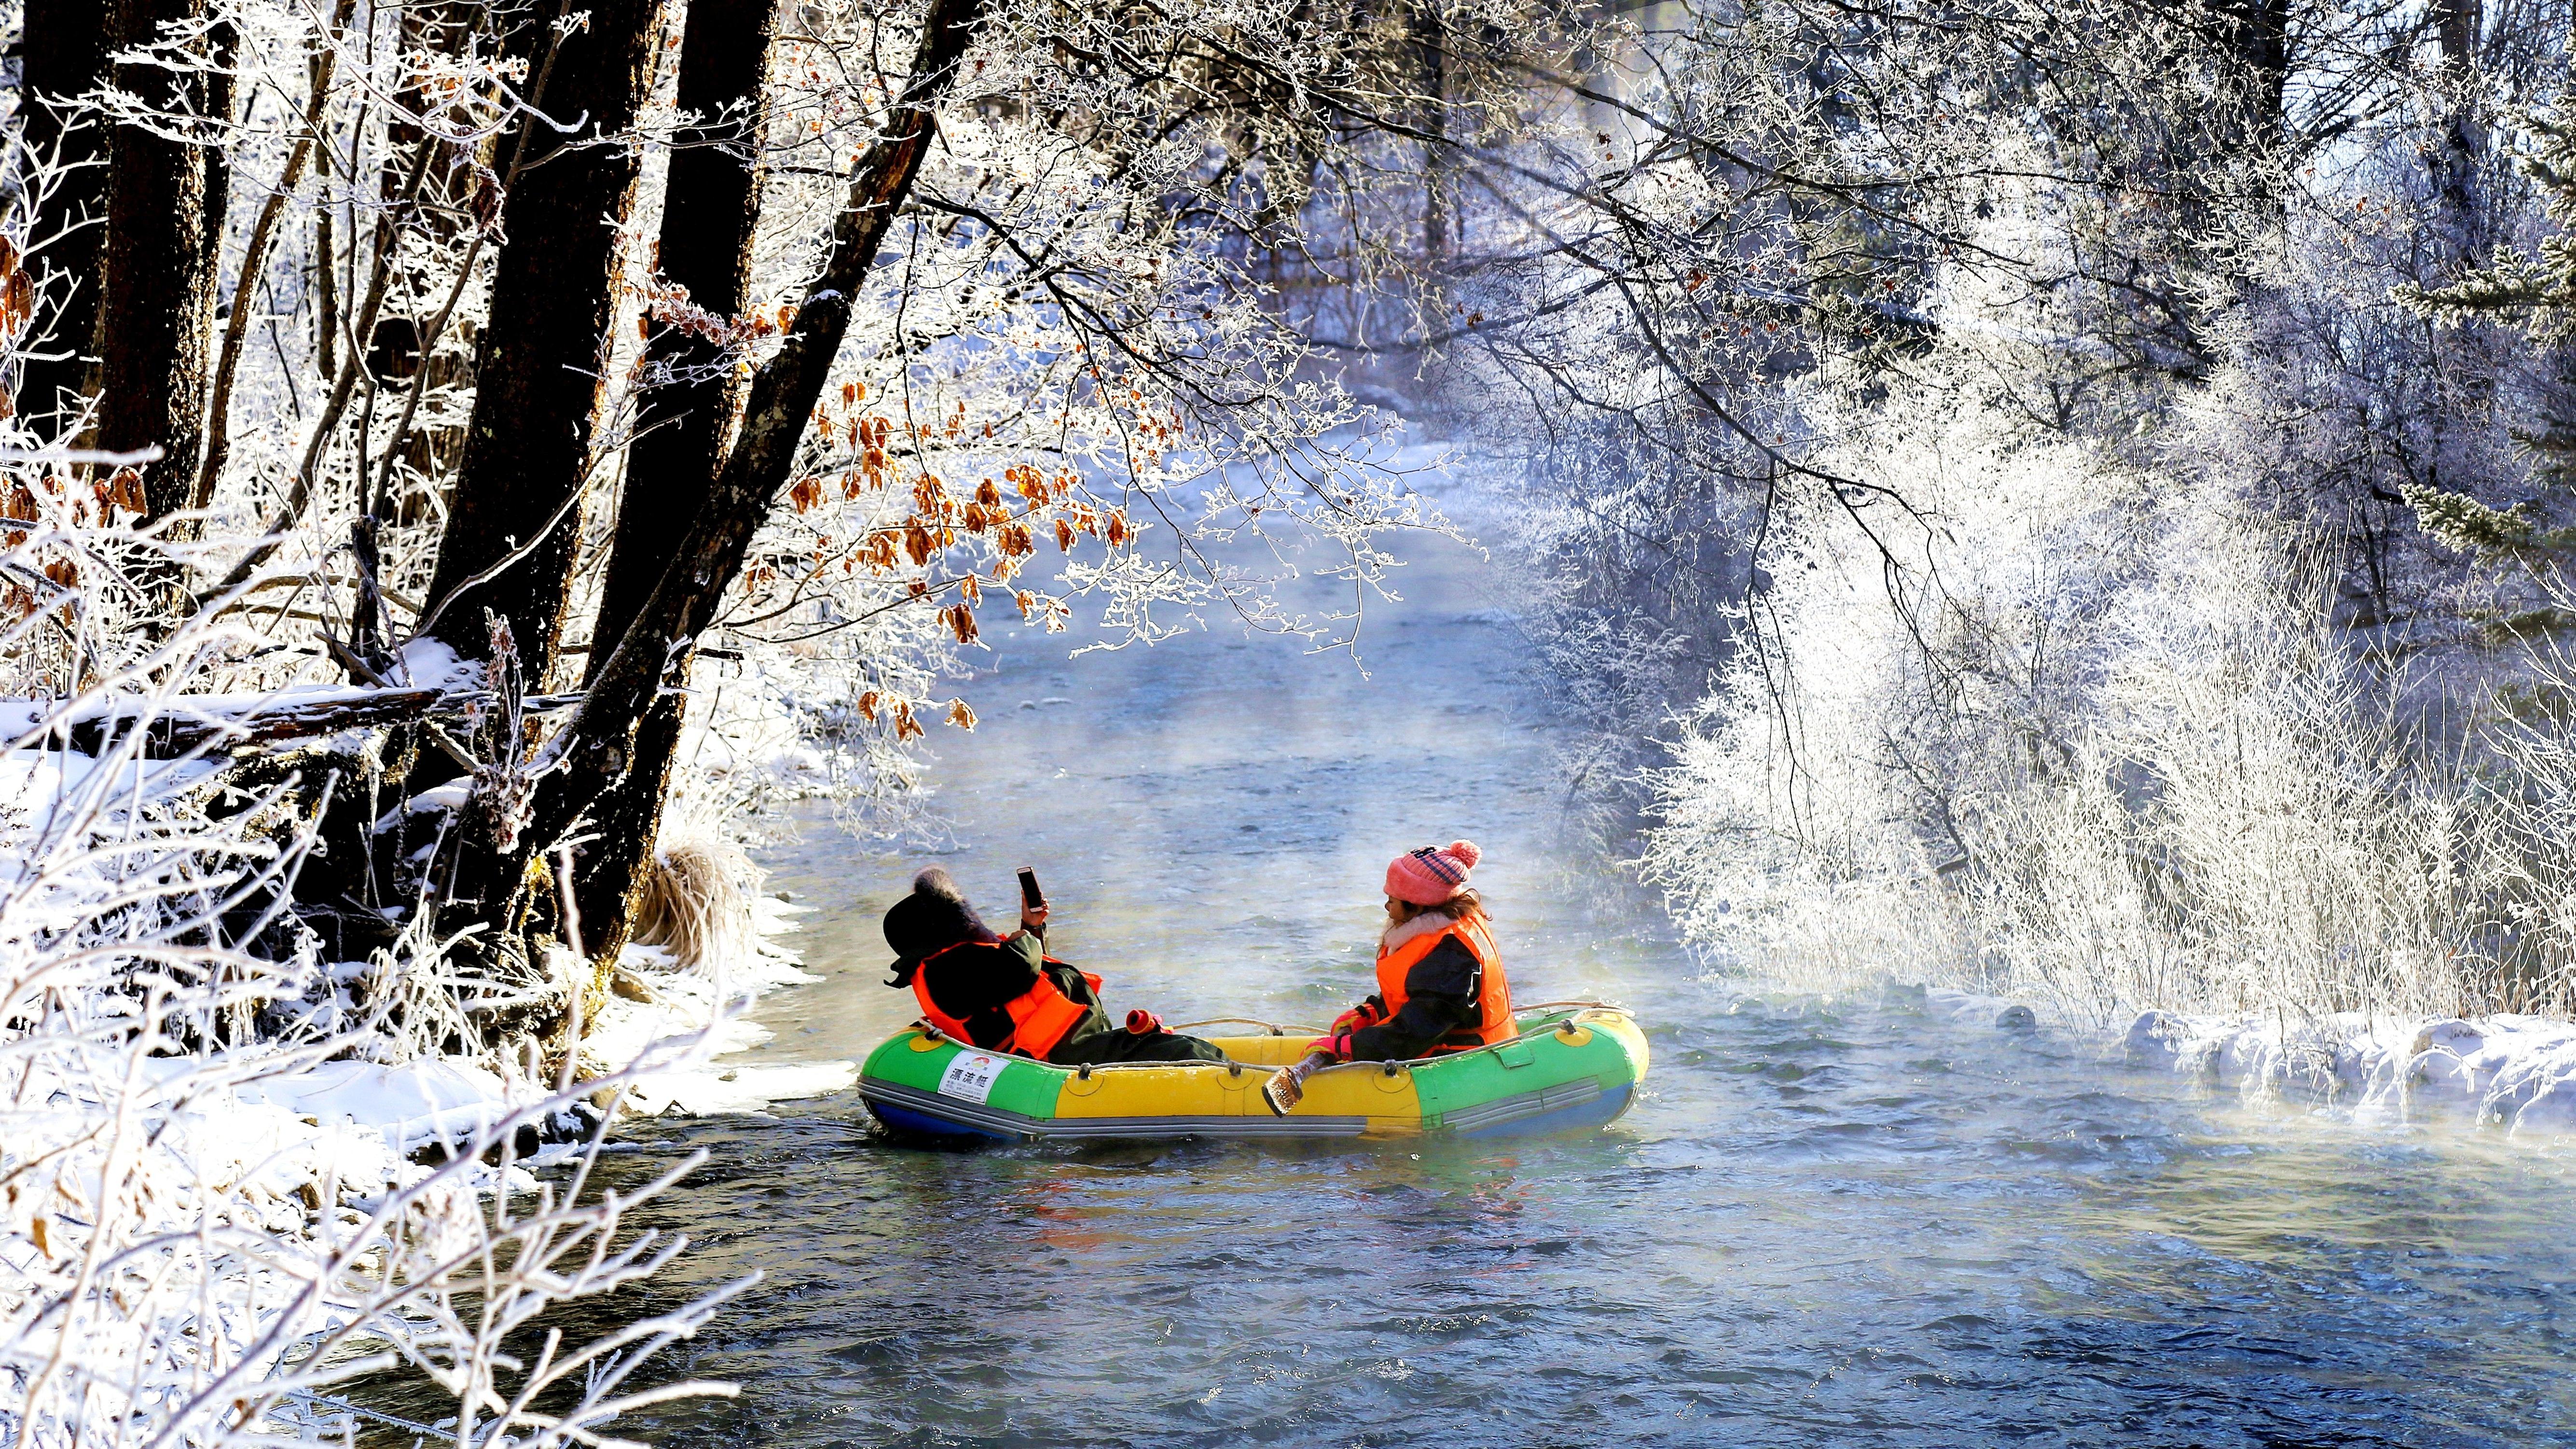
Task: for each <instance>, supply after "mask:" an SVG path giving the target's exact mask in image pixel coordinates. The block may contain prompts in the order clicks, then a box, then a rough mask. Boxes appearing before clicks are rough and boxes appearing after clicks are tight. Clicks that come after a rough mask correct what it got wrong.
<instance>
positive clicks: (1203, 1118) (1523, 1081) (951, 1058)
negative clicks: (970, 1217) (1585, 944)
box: [859, 1003, 1646, 1142]
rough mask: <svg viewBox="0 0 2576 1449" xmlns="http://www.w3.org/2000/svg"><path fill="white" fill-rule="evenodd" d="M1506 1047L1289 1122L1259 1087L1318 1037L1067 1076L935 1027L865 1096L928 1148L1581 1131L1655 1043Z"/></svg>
mask: <svg viewBox="0 0 2576 1449" xmlns="http://www.w3.org/2000/svg"><path fill="white" fill-rule="evenodd" d="M1518 1025H1519V1027H1520V1034H1519V1035H1518V1036H1516V1037H1514V1038H1513V1039H1512V1040H1510V1041H1507V1042H1502V1043H1498V1044H1496V1045H1494V1046H1489V1047H1479V1048H1477V1049H1476V1050H1474V1051H1469V1052H1456V1053H1451V1054H1448V1055H1444V1056H1438V1057H1431V1058H1426V1059H1424V1060H1420V1061H1413V1062H1351V1063H1346V1064H1344V1065H1341V1066H1335V1067H1327V1068H1325V1069H1324V1070H1322V1071H1320V1072H1317V1073H1315V1074H1314V1075H1313V1076H1312V1077H1310V1078H1308V1079H1307V1082H1306V1095H1305V1100H1303V1101H1301V1102H1299V1103H1298V1104H1297V1106H1296V1108H1295V1109H1294V1110H1293V1111H1291V1112H1289V1113H1288V1114H1287V1115H1286V1116H1281V1115H1278V1114H1276V1113H1274V1112H1272V1111H1271V1110H1270V1105H1269V1103H1268V1102H1267V1101H1266V1100H1265V1099H1264V1098H1263V1096H1262V1094H1261V1084H1262V1083H1263V1082H1264V1081H1265V1080H1267V1079H1268V1078H1269V1076H1270V1075H1271V1073H1272V1072H1273V1071H1275V1070H1276V1069H1278V1068H1280V1067H1283V1066H1287V1065H1289V1064H1290V1063H1292V1062H1294V1061H1296V1060H1297V1058H1298V1057H1299V1056H1300V1055H1301V1054H1302V1053H1303V1052H1304V1050H1305V1045H1306V1042H1307V1040H1308V1039H1309V1038H1310V1037H1311V1036H1312V1035H1313V1033H1311V1032H1308V1031H1303V1030H1299V1031H1296V1032H1294V1033H1287V1032H1278V1031H1273V1032H1266V1033H1264V1034H1262V1035H1258V1036H1213V1035H1212V1036H1209V1037H1207V1040H1209V1041H1212V1042H1214V1043H1216V1045H1217V1046H1218V1047H1219V1048H1220V1049H1221V1050H1223V1051H1224V1052H1225V1054H1226V1056H1227V1058H1228V1060H1227V1061H1226V1062H1222V1063H1217V1062H1182V1063H1173V1062H1153V1063H1137V1064H1134V1065H1125V1064H1121V1065H1111V1066H1097V1067H1059V1066H1053V1065H1050V1064H1048V1063H1045V1062H1040V1061H1034V1060H1031V1059H1030V1058H1027V1057H1016V1056H1004V1055H1001V1054H998V1053H994V1052H986V1051H980V1050H977V1049H975V1048H973V1047H970V1046H964V1045H961V1044H960V1043H958V1042H956V1041H954V1040H952V1039H950V1038H948V1037H946V1036H942V1035H940V1034H939V1033H937V1032H935V1031H932V1030H929V1029H928V1028H926V1027H923V1026H919V1025H915V1026H913V1027H910V1028H907V1029H906V1030H904V1031H901V1032H898V1033H896V1034H895V1035H894V1036H893V1037H891V1038H889V1039H888V1040H887V1041H886V1042H885V1043H884V1044H883V1045H881V1046H879V1047H878V1048H877V1049H876V1050H875V1051H873V1052H871V1053H869V1055H868V1060H867V1063H866V1065H865V1066H863V1067H862V1068H861V1069H860V1072H859V1095H860V1097H861V1098H862V1099H864V1100H865V1101H866V1102H867V1104H868V1109H869V1110H870V1111H871V1112H873V1113H875V1114H876V1116H877V1118H878V1120H880V1121H882V1122H884V1123H885V1124H886V1125H887V1126H888V1127H890V1128H892V1129H894V1130H896V1131H899V1132H904V1133H911V1134H919V1135H926V1136H934V1137H983V1138H995V1139H1000V1140H1003V1141H1013V1142H1021V1141H1033V1140H1037V1139H1041V1138H1116V1139H1155V1138H1175V1137H1290V1138H1293V1137H1418V1136H1424V1135H1432V1134H1439V1135H1449V1136H1463V1137H1498V1136H1526V1135H1534V1134H1538V1133H1548V1132H1569V1131H1587V1130H1591V1129H1595V1128H1599V1127H1602V1126H1605V1125H1607V1124H1608V1123H1610V1122H1612V1121H1614V1120H1616V1119H1617V1118H1618V1117H1619V1115H1620V1114H1621V1113H1623V1112H1625V1111H1627V1110H1628V1106H1629V1104H1630V1103H1631V1102H1632V1101H1634V1100H1635V1097H1636V1091H1637V1087H1638V1084H1639V1083H1640V1082H1642V1081H1643V1080H1644V1079H1645V1075H1646V1039H1645V1036H1644V1034H1643V1033H1642V1032H1640V1031H1639V1030H1638V1029H1637V1024H1636V1022H1635V1020H1634V1019H1632V1018H1631V1017H1630V1016H1629V1015H1628V1014H1627V1013H1626V1012H1624V1011H1621V1010H1618V1009H1617V1008H1615V1007H1608V1006H1601V1005H1596V1004H1592V1003H1583V1004H1572V1005H1563V1006H1558V1007H1554V1008H1539V1009H1533V1010H1531V1011H1529V1012H1525V1013H1523V1014H1522V1015H1521V1016H1520V1017H1519V1019H1518Z"/></svg>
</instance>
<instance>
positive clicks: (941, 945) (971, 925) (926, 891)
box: [885, 865, 995, 986]
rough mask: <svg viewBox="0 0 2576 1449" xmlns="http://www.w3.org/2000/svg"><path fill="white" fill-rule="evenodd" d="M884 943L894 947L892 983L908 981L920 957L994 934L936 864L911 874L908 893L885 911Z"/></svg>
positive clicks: (987, 938)
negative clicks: (914, 874) (910, 886)
mask: <svg viewBox="0 0 2576 1449" xmlns="http://www.w3.org/2000/svg"><path fill="white" fill-rule="evenodd" d="M885 937H886V944H887V945H889V946H892V947H893V948H894V953H895V957H896V959H895V980H896V984H898V985H904V986H909V985H911V984H912V968H913V967H915V966H917V965H918V964H920V961H921V958H922V957H924V956H928V955H930V954H932V953H933V952H936V951H940V950H943V949H945V948H947V947H950V946H954V945H956V944H957V943H958V942H960V941H989V940H993V939H995V938H994V935H993V933H992V932H991V931H990V930H987V929H986V928H985V926H984V922H983V919H982V918H981V917H979V916H977V915H976V914H975V908H974V907H973V906H970V905H968V904H966V893H965V892H964V891H961V890H959V889H958V888H957V882H956V880H955V879H954V878H953V877H951V876H950V875H949V874H948V872H946V871H944V870H941V869H940V868H939V867H937V866H935V865H934V866H932V867H931V868H930V869H928V870H925V871H923V872H922V873H921V874H919V875H917V876H914V877H913V878H912V894H910V895H908V896H905V897H904V898H903V899H902V900H899V901H897V902H895V903H894V907H893V909H891V910H889V911H887V912H886V914H885Z"/></svg>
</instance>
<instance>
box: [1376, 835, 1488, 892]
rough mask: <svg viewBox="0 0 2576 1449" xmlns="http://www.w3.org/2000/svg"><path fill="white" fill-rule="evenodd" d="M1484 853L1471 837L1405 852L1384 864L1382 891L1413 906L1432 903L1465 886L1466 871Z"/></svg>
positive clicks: (1482, 856) (1469, 869)
mask: <svg viewBox="0 0 2576 1449" xmlns="http://www.w3.org/2000/svg"><path fill="white" fill-rule="evenodd" d="M1484 855H1485V853H1484V852H1483V851H1481V850H1478V849H1477V848H1476V843H1475V842H1474V841H1472V840H1453V841H1450V842H1449V843H1448V844H1447V845H1446V846H1437V845H1426V846H1424V847H1422V848H1421V849H1420V850H1416V851H1409V852H1407V853H1405V854H1403V855H1399V856H1397V857H1396V858H1395V859H1394V861H1393V862H1391V863H1390V864H1389V865H1388V866H1387V868H1386V893H1387V894H1388V895H1391V896H1393V897H1395V898H1396V899H1397V900H1399V901H1406V902H1410V903H1411V904H1413V905H1417V906H1436V905H1438V904H1440V903H1441V902H1442V901H1445V900H1447V899H1449V898H1450V897H1451V896H1454V895H1456V894H1458V892H1460V891H1463V890H1465V889H1466V888H1467V872H1469V871H1471V870H1474V869H1475V868H1476V862H1477V861H1479V860H1482V859H1483V858H1484Z"/></svg>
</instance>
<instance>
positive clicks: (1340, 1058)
mask: <svg viewBox="0 0 2576 1449" xmlns="http://www.w3.org/2000/svg"><path fill="white" fill-rule="evenodd" d="M1334 1026H1335V1028H1336V1030H1335V1031H1334V1032H1333V1034H1332V1035H1330V1036H1319V1037H1317V1038H1315V1039H1314V1040H1313V1041H1310V1042H1308V1043H1306V1054H1307V1055H1308V1056H1320V1057H1322V1058H1324V1059H1325V1060H1326V1061H1332V1062H1346V1061H1349V1060H1350V1059H1351V1034H1350V1032H1349V1031H1348V1030H1345V1029H1340V1028H1341V1024H1340V1023H1339V1022H1336V1023H1334Z"/></svg>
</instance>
